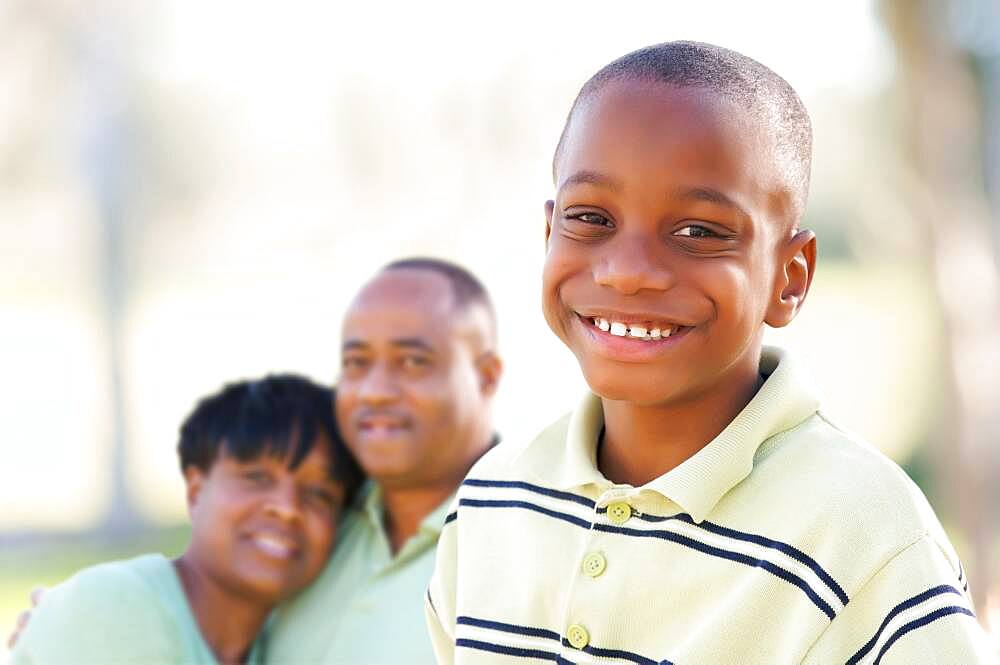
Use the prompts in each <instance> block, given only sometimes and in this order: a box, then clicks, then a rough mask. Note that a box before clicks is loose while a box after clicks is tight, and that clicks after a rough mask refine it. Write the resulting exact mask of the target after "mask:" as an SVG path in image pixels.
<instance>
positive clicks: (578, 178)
mask: <svg viewBox="0 0 1000 665" xmlns="http://www.w3.org/2000/svg"><path fill="white" fill-rule="evenodd" d="M569 185H597V186H598V187H606V188H607V189H610V190H611V191H614V192H617V191H619V190H620V189H621V183H620V182H618V181H617V180H615V179H614V178H612V177H611V176H608V175H605V174H603V173H600V172H598V171H587V170H583V171H577V172H576V173H574V174H573V175H571V176H570V177H568V178H566V179H565V180H563V181H562V183H560V185H559V188H560V189H562V188H563V187H567V186H569Z"/></svg>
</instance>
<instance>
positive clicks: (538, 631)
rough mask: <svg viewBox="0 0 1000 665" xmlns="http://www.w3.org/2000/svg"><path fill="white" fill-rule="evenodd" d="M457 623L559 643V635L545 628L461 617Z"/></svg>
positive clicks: (457, 619)
mask: <svg viewBox="0 0 1000 665" xmlns="http://www.w3.org/2000/svg"><path fill="white" fill-rule="evenodd" d="M455 623H457V624H459V625H462V626H475V627H476V628H488V629H490V630H499V631H501V632H504V633H513V634H515V635H527V636H528V637H542V638H544V639H547V640H553V641H555V642H558V641H559V633H557V632H555V631H554V630H547V629H545V628H533V627H531V626H519V625H517V624H516V623H504V622H503V621H491V620H489V619H476V618H475V617H467V616H460V617H458V618H456V619H455Z"/></svg>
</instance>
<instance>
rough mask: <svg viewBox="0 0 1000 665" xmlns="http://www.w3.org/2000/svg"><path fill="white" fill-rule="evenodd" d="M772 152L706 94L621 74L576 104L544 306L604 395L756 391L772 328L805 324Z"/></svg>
mask: <svg viewBox="0 0 1000 665" xmlns="http://www.w3.org/2000/svg"><path fill="white" fill-rule="evenodd" d="M772 149H773V144H772V141H771V137H770V135H769V134H768V133H767V132H766V131H763V130H762V129H761V127H760V126H759V125H758V124H757V123H755V122H754V121H753V119H752V118H751V117H749V115H748V114H747V113H745V112H744V111H742V110H741V109H738V108H735V107H734V106H732V105H730V104H728V103H727V102H725V101H723V100H721V99H720V98H719V97H718V95H716V94H714V93H713V92H711V91H708V90H704V89H701V88H690V87H686V88H679V87H674V86H669V85H664V84H659V83H651V82H642V81H613V82H610V83H608V84H606V85H605V86H604V87H603V88H601V89H600V90H598V91H597V92H596V93H594V94H593V96H592V97H591V98H590V99H587V100H584V101H583V102H582V103H581V104H580V105H579V106H578V107H577V109H576V111H575V112H574V114H573V117H572V118H571V120H570V121H569V126H568V128H567V133H566V135H565V137H564V141H563V144H562V147H561V150H560V154H559V155H558V157H557V161H556V177H557V183H556V184H557V192H556V200H555V201H554V202H549V204H548V205H547V206H546V215H547V222H548V226H547V230H546V237H547V257H546V263H545V269H544V274H543V306H544V310H545V316H546V320H547V321H548V323H549V325H550V326H551V327H552V329H553V331H554V332H555V333H556V334H557V335H558V336H559V337H560V338H562V340H563V341H564V342H565V343H566V344H567V346H569V348H570V349H571V350H572V351H573V352H574V354H576V356H577V358H578V360H579V361H580V364H581V367H582V369H583V372H584V375H585V377H586V379H587V381H588V383H589V384H590V386H591V388H592V389H593V390H594V391H595V392H596V393H598V394H599V395H601V396H602V397H605V398H607V399H612V400H624V401H628V402H634V403H637V404H650V405H652V404H662V403H667V402H674V403H676V402H678V401H680V402H683V401H686V400H687V399H690V398H694V397H696V396H698V395H702V394H705V393H708V392H714V391H715V390H716V389H718V388H721V389H722V390H723V392H731V393H732V394H733V395H735V394H737V393H739V394H741V395H745V394H746V393H747V391H752V389H753V386H754V384H755V383H756V381H757V376H758V373H757V363H758V358H759V353H760V344H761V335H762V329H763V326H762V324H763V323H764V322H765V321H767V322H769V323H772V325H784V324H785V323H787V322H788V320H790V318H791V317H790V316H789V317H787V320H785V319H784V318H783V316H782V314H783V310H782V308H781V307H780V306H779V305H780V302H781V301H782V297H783V295H784V291H785V289H786V285H785V283H784V281H783V280H782V279H781V277H783V276H784V274H785V272H786V271H784V270H781V269H780V268H783V267H784V266H785V264H786V262H787V261H788V260H789V258H788V257H790V256H794V255H795V253H796V250H795V249H794V248H790V246H791V245H793V244H796V243H795V242H794V237H797V236H794V234H793V231H792V229H793V224H794V220H791V219H790V217H791V214H790V213H789V210H790V209H791V207H792V203H791V194H790V191H789V188H788V187H786V186H785V183H784V182H783V181H782V179H781V174H780V173H779V172H778V170H777V169H776V168H774V166H773V158H772V155H771V151H772ZM793 236H794V237H793ZM776 301H777V303H778V304H776ZM779 310H780V311H779Z"/></svg>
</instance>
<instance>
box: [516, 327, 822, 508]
mask: <svg viewBox="0 0 1000 665" xmlns="http://www.w3.org/2000/svg"><path fill="white" fill-rule="evenodd" d="M760 371H761V373H762V374H763V375H765V376H767V380H766V381H764V383H763V385H762V386H761V388H760V390H758V391H757V394H756V395H754V397H753V399H751V400H750V403H749V404H747V405H746V407H744V408H743V410H742V411H741V412H740V413H739V414H738V415H737V416H736V418H735V419H733V421H732V422H731V423H729V425H728V426H726V428H725V429H724V430H723V431H722V432H721V433H720V434H719V435H718V436H717V437H715V438H714V439H713V440H712V441H710V442H709V443H708V444H707V445H705V447H704V448H702V449H701V450H699V451H698V452H697V453H695V454H694V455H692V456H691V457H689V458H688V459H687V460H685V461H684V462H683V463H681V464H680V465H678V466H677V467H675V468H673V469H671V470H670V471H668V472H667V473H665V474H663V475H662V476H659V477H658V478H654V479H653V480H651V481H650V482H648V483H647V484H645V485H643V486H642V488H640V489H644V490H651V491H653V492H656V493H658V494H660V495H662V496H664V497H666V498H667V499H669V500H671V501H673V502H674V503H676V504H677V505H679V506H680V507H681V509H682V510H684V511H685V512H687V513H688V514H689V515H691V517H692V518H694V520H695V521H698V522H700V521H702V520H703V519H705V517H706V516H707V515H708V514H709V513H710V512H711V511H712V509H713V508H714V507H715V505H716V504H717V503H718V502H719V500H720V499H721V498H722V497H723V496H724V495H725V494H726V493H727V492H728V491H729V490H731V489H732V488H733V487H735V486H736V485H737V484H738V483H739V482H740V481H742V480H743V479H744V478H746V477H747V476H748V475H750V472H751V471H752V470H753V462H754V456H755V455H756V453H757V449H758V448H759V447H760V445H761V444H762V443H763V442H764V441H765V440H767V439H769V438H770V437H772V436H774V435H775V434H778V433H779V432H783V431H785V430H789V429H791V428H793V427H795V426H796V425H798V424H799V423H801V422H802V421H804V420H805V419H807V418H808V417H810V416H811V415H812V414H813V413H815V412H816V410H817V409H818V408H819V400H818V398H817V397H816V393H815V391H814V390H812V388H811V386H810V385H809V383H808V381H807V380H806V378H805V377H804V376H803V374H802V372H801V371H800V370H799V369H798V368H797V367H796V366H795V363H794V362H793V361H792V359H791V358H790V357H789V356H788V355H787V354H786V353H785V352H783V351H781V350H779V349H776V348H772V347H765V348H764V351H763V354H762V356H761V366H760ZM603 426H604V414H603V411H602V408H601V400H600V398H598V397H597V396H596V395H594V394H592V393H587V394H586V395H585V396H584V398H583V400H582V401H581V402H580V404H579V405H578V406H577V408H576V409H575V410H574V411H573V413H572V414H571V415H570V416H569V422H568V423H565V424H564V423H563V422H562V421H561V422H560V423H557V425H555V426H553V427H550V428H549V429H548V430H546V431H545V432H543V433H542V435H540V436H539V437H538V438H537V439H536V440H535V442H534V443H532V444H531V446H529V447H528V448H527V449H526V450H525V451H524V452H522V453H521V454H520V455H518V457H517V458H516V459H515V460H514V465H515V467H516V469H517V470H518V473H519V474H523V475H525V476H529V477H534V478H535V479H536V480H538V482H540V483H541V484H543V485H546V486H549V487H553V488H556V489H563V490H571V489H574V488H577V487H583V486H586V485H596V486H597V487H598V488H600V489H602V490H603V489H606V488H609V487H612V486H613V483H611V481H609V480H608V479H606V478H605V477H604V476H603V475H601V472H600V471H599V470H598V469H597V439H598V436H599V435H600V432H601V428H602V427H603Z"/></svg>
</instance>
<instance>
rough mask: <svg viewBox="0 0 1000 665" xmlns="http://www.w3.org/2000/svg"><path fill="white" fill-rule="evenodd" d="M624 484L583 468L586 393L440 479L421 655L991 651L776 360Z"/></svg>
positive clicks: (927, 656)
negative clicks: (728, 416) (430, 645)
mask: <svg viewBox="0 0 1000 665" xmlns="http://www.w3.org/2000/svg"><path fill="white" fill-rule="evenodd" d="M761 373H762V374H763V375H765V376H766V377H767V379H766V381H765V382H764V384H763V385H762V387H761V388H760V390H759V391H758V392H757V394H756V395H755V396H754V398H753V399H752V400H751V401H750V403H749V404H748V405H747V406H746V407H745V408H744V409H743V411H742V412H741V413H740V414H739V415H738V416H737V417H736V418H735V419H734V420H733V421H732V422H731V423H730V424H729V425H728V426H727V427H726V428H725V430H723V432H721V433H720V434H719V435H718V436H717V437H716V438H715V439H713V440H712V441H710V442H709V443H708V444H707V445H706V446H705V447H704V448H702V449H701V450H700V451H699V452H697V453H696V454H694V455H693V456H691V457H690V458H688V459H687V460H686V461H684V462H683V463H682V464H680V465H678V466H677V467H676V468H674V469H672V470H670V471H669V472H667V473H665V474H664V475H662V476H660V477H658V478H655V479H654V480H652V481H650V482H649V483H647V484H646V485H643V486H641V487H632V486H629V485H620V484H614V483H612V482H610V481H609V480H607V479H606V478H605V477H604V476H603V475H602V474H601V473H600V471H599V470H598V468H597V463H596V456H597V453H596V448H597V441H598V437H599V433H600V431H601V428H602V426H603V411H602V406H601V402H600V400H599V399H598V398H597V397H596V396H594V395H590V394H588V395H587V396H586V397H585V398H584V399H583V400H582V402H581V403H580V405H579V406H578V408H577V409H576V410H575V411H574V412H573V413H572V415H571V416H569V417H567V418H564V419H562V420H560V421H559V422H557V423H556V424H555V425H553V426H551V427H550V428H549V429H548V430H546V431H545V432H543V433H542V434H541V435H540V436H539V437H538V438H537V439H536V440H535V441H534V442H533V443H531V444H530V445H528V446H526V447H521V448H512V447H510V446H507V447H505V446H500V447H498V448H497V449H495V450H493V451H492V452H490V453H488V454H487V455H486V456H485V457H484V458H483V459H482V460H480V462H479V463H478V464H477V465H476V466H474V467H473V469H472V470H471V471H470V472H469V475H468V477H467V478H466V480H465V481H464V482H463V484H462V486H461V487H460V488H459V492H458V496H457V500H456V503H455V505H454V508H453V512H452V513H449V516H448V519H447V523H446V526H445V528H444V530H443V531H442V534H441V542H440V545H439V547H438V554H437V566H436V570H435V574H434V578H433V580H432V582H431V584H430V588H429V592H428V602H427V613H428V623H429V627H430V630H431V635H432V638H433V641H434V644H435V649H436V651H437V654H438V659H439V662H440V663H463V664H484V663H511V664H514V663H518V664H520V663H528V662H545V661H549V662H553V661H555V662H561V663H595V662H599V663H622V664H624V663H635V664H638V665H647V664H651V665H657V664H664V663H677V664H683V665H697V664H711V665H717V664H720V663H740V664H756V663H760V664H765V663H766V664H775V665H781V664H785V663H809V664H812V665H829V664H831V663H864V664H866V665H867V664H870V663H883V664H888V663H901V664H907V665H912V664H914V663H956V664H957V663H963V664H965V663H979V662H992V654H991V653H990V647H989V645H988V641H987V639H986V636H985V633H984V631H983V630H982V628H981V627H980V626H979V624H978V623H977V621H976V618H975V616H974V614H973V611H972V605H971V602H970V598H969V594H968V581H967V580H966V579H965V577H964V571H963V570H962V567H961V564H960V563H959V560H958V557H957V556H956V554H955V551H954V550H953V549H952V546H951V544H950V543H949V542H948V539H947V538H946V537H945V534H944V531H943V530H942V528H941V525H940V524H939V523H938V520H937V518H936V517H935V516H934V513H933V511H932V510H931V508H930V506H929V505H928V503H927V501H926V499H925V498H924V496H923V495H922V494H921V493H920V490H919V489H918V488H917V487H916V486H915V485H914V484H913V483H912V482H911V481H910V479H909V478H907V477H906V475H905V474H904V473H903V472H902V471H901V470H900V469H899V467H898V466H896V465H895V464H893V463H892V462H891V461H890V460H888V459H887V458H886V457H885V456H884V455H882V454H881V453H879V452H878V451H877V450H876V449H874V448H872V447H871V446H869V445H868V444H866V443H864V442H862V441H859V440H858V439H857V438H855V437H853V436H852V435H850V434H848V433H847V432H845V431H844V430H842V429H840V428H838V427H837V426H836V425H834V424H833V423H831V422H830V420H829V419H828V418H827V417H826V416H825V415H824V414H823V413H822V412H821V411H819V401H818V399H817V398H816V396H815V394H814V393H813V391H812V390H811V388H810V385H809V382H808V381H807V380H806V379H805V378H804V376H803V374H802V372H801V371H800V370H799V369H798V367H797V366H796V365H795V363H794V361H793V360H792V359H791V358H790V357H788V356H787V355H786V354H784V353H783V352H780V351H778V350H776V349H765V351H764V354H763V357H762V362H761Z"/></svg>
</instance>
